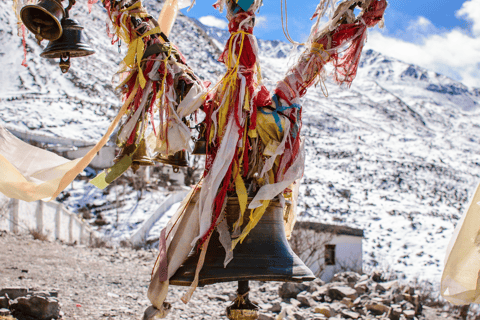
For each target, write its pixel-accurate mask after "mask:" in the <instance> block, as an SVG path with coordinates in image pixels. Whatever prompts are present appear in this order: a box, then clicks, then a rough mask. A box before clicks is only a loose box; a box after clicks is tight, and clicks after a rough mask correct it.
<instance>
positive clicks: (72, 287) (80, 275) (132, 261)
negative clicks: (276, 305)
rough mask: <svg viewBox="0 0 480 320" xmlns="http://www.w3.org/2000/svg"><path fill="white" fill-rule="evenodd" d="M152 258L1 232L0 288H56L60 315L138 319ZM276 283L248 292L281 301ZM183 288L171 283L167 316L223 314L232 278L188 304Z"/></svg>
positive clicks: (232, 288)
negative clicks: (169, 307)
mask: <svg viewBox="0 0 480 320" xmlns="http://www.w3.org/2000/svg"><path fill="white" fill-rule="evenodd" d="M155 259H156V252H155V251H154V250H150V251H146V250H133V249H129V248H113V249H111V248H89V247H85V246H69V245H65V244H61V243H59V242H46V241H40V240H34V239H33V238H32V236H30V235H13V234H11V233H5V232H2V231H0V289H1V288H7V287H19V286H20V287H26V288H31V289H35V290H42V291H51V290H56V291H58V299H59V301H60V305H61V311H62V312H63V318H64V319H82V320H85V319H95V320H97V319H141V317H142V315H143V311H144V310H145V308H146V307H148V306H149V305H150V302H149V301H148V299H147V288H148V284H149V280H150V273H151V269H152V267H153V264H154V262H155ZM278 285H279V283H261V282H252V283H251V290H252V293H251V295H250V296H251V297H252V298H254V299H256V300H258V301H268V302H270V303H273V302H275V301H278V302H280V301H281V299H280V298H279V297H278ZM185 291H186V288H185V287H174V286H172V287H171V289H170V293H169V296H168V298H167V301H169V302H171V303H172V305H173V310H172V312H171V313H170V314H169V316H168V317H167V319H199V320H201V319H226V317H225V307H226V306H228V305H229V304H230V300H231V299H233V297H234V293H235V291H236V283H223V284H216V285H212V286H207V287H204V288H198V289H197V291H196V292H195V293H194V295H193V297H192V300H191V301H190V302H189V303H188V304H187V305H185V304H183V303H182V302H181V301H179V299H178V298H179V297H180V296H181V295H182V294H183V293H184V292H185ZM260 306H261V307H262V306H263V308H262V309H264V310H266V309H268V308H269V307H270V306H271V305H269V304H266V305H265V304H262V303H260ZM272 316H273V314H272Z"/></svg>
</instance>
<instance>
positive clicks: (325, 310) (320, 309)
mask: <svg viewBox="0 0 480 320" xmlns="http://www.w3.org/2000/svg"><path fill="white" fill-rule="evenodd" d="M313 312H314V313H320V314H323V315H324V316H325V317H327V318H331V317H333V316H334V312H333V310H332V308H330V305H329V304H328V303H321V304H319V305H317V306H316V307H315V308H313Z"/></svg>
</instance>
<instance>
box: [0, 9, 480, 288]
mask: <svg viewBox="0 0 480 320" xmlns="http://www.w3.org/2000/svg"><path fill="white" fill-rule="evenodd" d="M146 3H147V5H148V8H149V10H150V11H151V12H153V10H155V11H156V12H155V13H154V15H158V11H159V9H160V7H159V5H158V4H157V2H156V1H153V0H151V1H146ZM10 6H11V4H10V3H5V2H1V3H0V9H2V10H0V43H1V44H2V45H1V47H0V63H1V65H2V66H4V69H3V71H2V73H1V75H0V88H1V89H0V110H1V111H0V114H1V116H0V123H1V124H2V125H4V126H6V127H7V128H14V129H17V130H29V131H31V132H41V133H43V134H50V135H52V136H63V137H68V138H76V139H83V140H92V141H94V140H97V139H99V138H100V137H101V136H102V135H103V133H104V132H105V131H106V128H107V126H108V124H109V122H110V121H111V119H112V118H113V117H114V116H115V115H116V112H117V110H118V107H119V105H120V102H119V99H118V97H117V96H116V94H115V92H114V86H113V84H112V81H111V78H112V76H113V74H114V73H115V71H116V70H117V68H118V64H119V63H120V61H121V59H122V57H123V55H124V53H125V50H126V49H125V47H124V46H123V47H122V49H121V50H122V53H121V54H120V53H118V47H117V45H113V46H112V45H111V44H110V39H109V38H108V37H107V36H106V31H105V22H104V21H105V19H106V14H105V13H104V12H103V10H102V7H101V6H100V5H95V6H94V9H93V12H92V13H91V14H88V13H87V8H86V4H85V3H83V2H79V3H77V5H76V6H75V7H74V8H73V9H72V11H71V14H72V15H73V16H74V17H75V19H77V20H78V21H79V22H81V24H82V25H83V26H84V27H85V34H86V35H88V41H89V44H90V45H91V46H92V47H93V48H94V49H95V50H96V51H97V53H96V54H95V55H93V56H90V57H87V58H78V59H72V67H71V69H70V71H69V73H67V74H65V75H63V74H62V73H61V71H60V69H59V68H58V66H57V63H56V62H50V61H49V60H46V59H43V58H41V57H39V54H40V53H41V51H42V50H43V49H42V47H41V46H39V45H37V44H36V42H35V40H34V38H33V36H32V35H29V36H28V38H27V50H28V67H27V68H24V67H22V66H21V65H20V63H21V61H22V59H23V49H22V42H21V39H20V38H19V37H17V36H16V30H14V27H15V22H16V21H15V17H14V16H13V13H12V10H11V8H10ZM201 27H202V25H201V24H200V23H199V22H195V21H193V20H192V19H190V18H188V17H185V16H183V15H180V16H179V18H178V19H177V22H176V24H175V26H174V29H173V31H172V35H171V40H172V41H173V42H174V43H175V44H177V45H178V47H179V48H180V50H181V51H182V53H183V54H184V55H185V56H186V57H187V60H188V63H189V65H191V66H192V67H193V69H194V70H195V71H196V72H197V73H198V74H199V75H200V76H201V77H202V78H204V79H206V80H210V81H212V82H214V81H215V80H216V79H217V78H218V76H220V75H221V74H222V73H223V72H224V71H225V69H224V67H223V65H222V64H220V63H219V62H217V61H216V58H217V57H218V54H219V52H220V51H221V48H222V45H223V44H222V42H224V41H226V39H227V37H228V34H227V33H226V31H224V30H220V29H215V28H212V27H204V28H203V29H202V28H201ZM45 45H46V43H43V44H42V46H45ZM259 46H260V48H261V50H260V54H261V65H262V72H263V76H264V78H265V82H266V85H267V87H269V88H272V87H273V86H274V84H275V81H277V80H280V79H281V77H282V76H283V75H284V73H285V72H286V71H287V69H288V66H289V65H291V63H292V62H293V59H294V58H293V57H292V55H291V54H290V52H291V51H292V50H291V46H290V45H289V44H287V43H284V42H281V41H263V40H259ZM326 87H327V88H328V97H325V96H324V94H323V93H322V90H321V89H320V87H318V88H311V89H310V90H309V91H308V93H307V95H306V97H305V98H304V102H303V108H304V112H303V128H302V133H303V135H304V136H305V137H306V146H307V161H306V168H305V175H304V179H303V184H302V187H301V195H300V204H299V206H300V208H299V212H300V215H299V219H308V220H314V221H322V222H326V223H335V224H343V225H348V226H352V227H357V228H363V229H364V230H365V239H364V260H365V264H366V267H367V268H370V267H374V266H376V267H382V268H389V269H393V270H397V271H398V272H400V273H403V274H405V275H406V276H407V277H408V278H412V277H415V276H418V277H420V278H427V279H430V280H432V281H438V280H439V277H440V274H441V269H442V264H443V258H444V254H445V250H446V246H447V244H448V241H449V239H450V236H451V234H452V231H453V228H454V226H455V224H456V222H457V221H458V219H459V217H460V216H461V214H462V213H463V212H464V211H465V209H466V207H467V205H468V199H469V197H470V196H471V195H472V193H473V191H474V189H475V186H476V184H477V183H479V182H480V159H479V156H478V154H480V108H479V103H480V92H479V89H475V88H468V87H466V86H464V85H463V84H461V83H459V82H456V81H454V80H452V79H450V78H448V77H445V76H443V75H439V74H436V73H434V72H431V71H428V70H425V69H422V68H420V67H417V66H413V65H409V64H406V63H403V62H401V61H398V60H395V59H391V58H388V57H385V56H383V55H381V54H380V53H378V52H374V51H372V50H367V51H365V52H364V53H363V56H362V60H361V65H360V68H359V72H358V76H357V78H356V80H355V81H354V83H353V85H352V87H351V88H342V87H339V86H337V85H336V84H334V83H333V82H332V81H330V80H327V81H326ZM74 185H75V188H73V187H72V188H71V189H68V190H67V191H66V192H68V193H69V194H70V195H71V196H70V197H68V198H67V197H65V204H66V205H68V206H69V207H70V208H71V209H72V210H77V209H78V208H80V207H85V205H86V204H88V203H90V208H92V207H95V206H97V205H98V206H101V205H102V204H104V203H105V201H106V200H105V199H108V200H109V201H114V200H113V199H114V197H113V196H112V195H104V194H103V193H102V191H100V190H97V189H95V188H93V186H88V185H87V184H86V183H83V182H78V183H74ZM120 188H121V187H120V186H117V187H113V188H112V189H111V191H112V192H116V193H117V194H122V193H121V192H122V191H121V189H120ZM123 192H125V190H123ZM161 199H163V195H158V193H155V192H153V191H152V192H148V193H147V195H144V196H143V198H142V200H141V201H140V202H138V203H135V204H132V203H133V201H134V199H132V201H130V202H129V200H128V199H127V198H126V199H124V200H125V203H126V205H125V206H124V207H123V208H121V209H108V208H104V209H102V210H103V211H102V215H104V217H105V218H106V219H107V220H110V221H114V220H115V219H118V224H116V225H117V229H112V228H113V227H112V226H109V227H106V229H105V230H108V231H109V232H111V234H112V235H115V236H118V237H126V236H127V235H128V234H129V233H131V232H132V231H133V230H134V229H135V228H136V227H137V226H138V224H139V223H140V222H141V221H142V220H143V219H145V217H147V216H148V214H150V213H151V212H152V210H153V209H154V208H155V206H156V205H158V203H159V202H160V201H161ZM92 210H95V209H94V208H93V209H92ZM117 214H118V216H117Z"/></svg>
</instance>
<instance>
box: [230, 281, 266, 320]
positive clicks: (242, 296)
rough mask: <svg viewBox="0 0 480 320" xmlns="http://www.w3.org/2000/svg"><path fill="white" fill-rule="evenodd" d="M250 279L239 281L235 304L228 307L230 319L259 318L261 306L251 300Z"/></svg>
mask: <svg viewBox="0 0 480 320" xmlns="http://www.w3.org/2000/svg"><path fill="white" fill-rule="evenodd" d="M249 291H250V287H249V286H248V280H240V281H238V290H237V297H236V298H235V300H234V301H233V304H231V305H230V306H228V307H227V317H228V319H230V320H255V319H258V318H259V312H258V310H259V308H258V306H257V305H256V304H254V303H253V302H251V301H250V299H249V298H248V293H249Z"/></svg>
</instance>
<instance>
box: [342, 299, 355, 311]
mask: <svg viewBox="0 0 480 320" xmlns="http://www.w3.org/2000/svg"><path fill="white" fill-rule="evenodd" d="M340 303H342V304H344V305H345V306H346V307H347V308H348V309H351V308H353V306H354V303H353V302H352V299H350V298H347V297H345V298H343V299H342V300H341V301H340Z"/></svg>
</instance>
